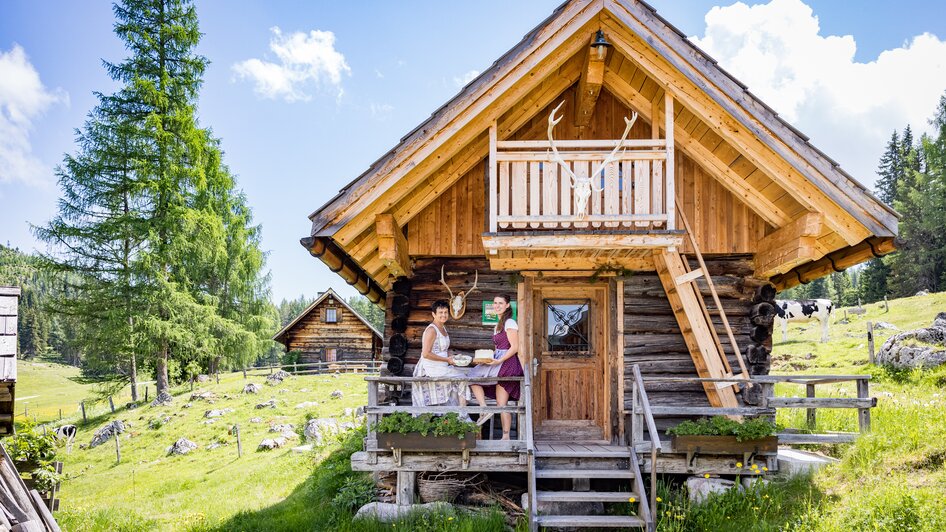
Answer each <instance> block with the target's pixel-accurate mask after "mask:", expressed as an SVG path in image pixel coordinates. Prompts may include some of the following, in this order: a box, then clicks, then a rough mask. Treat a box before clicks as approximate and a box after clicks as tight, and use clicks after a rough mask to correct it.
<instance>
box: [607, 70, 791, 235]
mask: <svg viewBox="0 0 946 532" xmlns="http://www.w3.org/2000/svg"><path fill="white" fill-rule="evenodd" d="M604 79H605V86H606V87H608V89H610V90H611V93H612V94H613V95H614V96H615V97H616V98H617V99H618V100H620V101H621V102H622V103H624V104H625V105H627V106H628V107H631V108H633V109H636V110H637V111H638V112H639V113H640V112H643V113H646V112H647V111H646V110H647V109H650V113H651V116H650V120H651V121H652V122H653V121H656V120H658V119H659V116H658V117H655V116H654V115H653V112H654V111H653V105H652V103H651V102H649V101H648V100H647V99H646V98H644V96H643V95H642V94H641V93H639V92H637V91H636V90H634V88H633V87H631V85H630V83H628V82H627V80H625V79H624V78H622V77H621V76H619V75H618V74H617V73H616V72H611V71H607V72H605V75H604ZM674 130H675V131H674V142H675V143H676V145H677V146H678V147H679V148H680V149H682V150H683V153H685V154H686V155H687V156H689V157H690V158H691V159H692V160H693V162H695V163H696V164H698V165H700V166H701V167H702V168H703V169H704V170H706V172H707V173H708V174H710V175H711V176H713V177H714V178H716V180H717V181H719V182H720V184H722V185H723V186H724V187H725V188H726V189H727V190H729V191H730V192H732V193H733V195H735V196H736V197H737V198H739V199H740V200H742V202H743V203H745V204H746V205H748V206H749V208H750V209H752V211H753V212H755V213H756V214H758V215H759V216H760V217H762V219H763V220H765V221H766V222H768V223H769V224H770V225H774V226H775V227H781V226H783V225H785V224H787V223H789V222H790V221H791V218H790V217H789V215H788V214H787V213H786V212H785V211H783V210H782V209H781V208H779V207H778V206H777V205H776V204H775V203H773V202H772V201H769V199H768V198H766V197H765V196H764V195H763V194H762V192H761V191H759V190H756V189H755V188H753V187H752V186H751V185H749V183H747V182H746V180H745V179H744V178H743V177H742V176H740V175H739V174H737V173H736V172H735V171H734V170H733V169H732V168H730V167H729V166H728V165H726V164H725V163H723V162H722V161H720V160H719V157H717V156H716V155H715V154H713V152H712V151H711V150H709V149H708V148H706V146H704V145H703V144H701V143H700V142H699V141H698V140H697V139H695V138H693V137H692V136H691V135H690V134H689V133H687V132H686V130H684V129H682V128H674Z"/></svg>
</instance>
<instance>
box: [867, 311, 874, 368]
mask: <svg viewBox="0 0 946 532" xmlns="http://www.w3.org/2000/svg"><path fill="white" fill-rule="evenodd" d="M867 361H868V362H870V363H871V364H873V363H874V323H873V322H870V321H869V322H867Z"/></svg>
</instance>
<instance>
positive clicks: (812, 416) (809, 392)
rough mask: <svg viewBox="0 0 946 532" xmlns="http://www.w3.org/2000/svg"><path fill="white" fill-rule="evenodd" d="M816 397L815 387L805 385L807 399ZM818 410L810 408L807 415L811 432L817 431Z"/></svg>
mask: <svg viewBox="0 0 946 532" xmlns="http://www.w3.org/2000/svg"><path fill="white" fill-rule="evenodd" d="M814 396H815V385H814V384H806V385H805V397H814ZM817 416H818V409H817V408H809V409H807V413H806V418H807V419H806V422H807V425H808V428H809V429H810V430H814V429H815V424H816V423H817V422H818V417H817Z"/></svg>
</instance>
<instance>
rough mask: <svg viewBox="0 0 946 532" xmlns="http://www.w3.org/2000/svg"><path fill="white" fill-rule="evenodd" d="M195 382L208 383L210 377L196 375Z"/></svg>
mask: <svg viewBox="0 0 946 532" xmlns="http://www.w3.org/2000/svg"><path fill="white" fill-rule="evenodd" d="M197 382H210V375H198V376H197Z"/></svg>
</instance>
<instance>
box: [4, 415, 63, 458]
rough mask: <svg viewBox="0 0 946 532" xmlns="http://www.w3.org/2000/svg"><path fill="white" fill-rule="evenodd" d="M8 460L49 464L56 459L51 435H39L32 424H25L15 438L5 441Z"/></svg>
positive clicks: (53, 440)
mask: <svg viewBox="0 0 946 532" xmlns="http://www.w3.org/2000/svg"><path fill="white" fill-rule="evenodd" d="M6 448H7V452H8V453H10V458H12V459H13V460H14V461H17V462H37V463H43V462H50V461H52V460H54V459H55V458H56V438H55V436H53V433H52V432H50V433H48V434H45V435H44V434H40V433H39V432H37V431H36V427H35V426H34V425H33V423H32V422H26V423H24V424H23V426H22V427H21V428H20V430H19V432H17V433H16V435H15V436H13V437H10V438H8V439H7V440H6Z"/></svg>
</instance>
